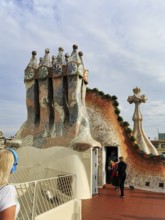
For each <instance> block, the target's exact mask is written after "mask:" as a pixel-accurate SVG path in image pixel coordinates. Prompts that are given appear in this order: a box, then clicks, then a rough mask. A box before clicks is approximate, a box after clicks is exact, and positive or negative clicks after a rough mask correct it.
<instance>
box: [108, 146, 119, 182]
mask: <svg viewBox="0 0 165 220" xmlns="http://www.w3.org/2000/svg"><path fill="white" fill-rule="evenodd" d="M111 160H113V161H116V160H117V161H118V147H111V146H106V162H105V172H106V183H107V184H110V183H111V170H109V169H108V166H109V164H110V161H111Z"/></svg>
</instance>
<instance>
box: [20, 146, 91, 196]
mask: <svg viewBox="0 0 165 220" xmlns="http://www.w3.org/2000/svg"><path fill="white" fill-rule="evenodd" d="M17 152H18V156H19V165H20V166H36V165H38V164H40V165H44V167H49V168H52V169H55V170H59V171H64V172H68V173H73V174H76V186H77V192H76V198H77V199H88V198H91V196H92V189H91V176H92V175H91V149H89V150H87V151H86V152H85V153H82V152H77V151H74V150H72V149H69V148H66V147H51V148H46V149H38V148H35V147H21V148H19V149H18V150H17Z"/></svg>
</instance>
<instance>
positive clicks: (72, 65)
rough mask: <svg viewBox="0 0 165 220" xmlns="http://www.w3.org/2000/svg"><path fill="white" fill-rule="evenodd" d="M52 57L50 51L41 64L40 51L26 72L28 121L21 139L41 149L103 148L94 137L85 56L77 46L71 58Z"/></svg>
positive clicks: (59, 55) (19, 135) (46, 52)
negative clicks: (89, 110)
mask: <svg viewBox="0 0 165 220" xmlns="http://www.w3.org/2000/svg"><path fill="white" fill-rule="evenodd" d="M63 52H64V50H63V48H62V47H59V50H58V53H57V56H55V55H53V56H52V57H51V58H50V55H49V53H50V51H49V49H46V50H45V55H44V57H43V58H42V57H41V58H40V59H39V64H38V63H37V58H36V55H37V52H36V51H33V52H32V58H31V60H30V62H29V64H28V66H27V68H26V69H25V77H24V81H25V86H26V106H27V121H26V122H25V123H24V124H23V125H22V127H21V128H20V130H19V132H18V134H17V137H16V138H19V139H21V140H22V143H23V145H28V146H34V147H39V148H48V147H51V146H65V147H70V148H73V149H75V150H78V151H84V150H86V149H88V148H90V147H94V146H100V143H98V142H97V141H95V140H94V139H93V138H92V137H91V133H90V126H89V121H88V115H87V111H86V105H85V96H86V87H87V84H88V70H86V69H85V67H84V64H83V58H82V57H83V53H82V52H78V46H77V45H73V51H72V53H71V55H69V54H68V53H66V54H65V55H64V54H63Z"/></svg>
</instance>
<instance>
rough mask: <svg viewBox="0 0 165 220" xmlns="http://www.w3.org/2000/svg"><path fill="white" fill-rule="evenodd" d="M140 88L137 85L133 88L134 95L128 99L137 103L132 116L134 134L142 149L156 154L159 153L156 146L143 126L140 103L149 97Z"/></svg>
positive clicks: (147, 152)
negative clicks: (141, 92) (142, 93)
mask: <svg viewBox="0 0 165 220" xmlns="http://www.w3.org/2000/svg"><path fill="white" fill-rule="evenodd" d="M140 91H141V90H140V88H138V87H136V88H134V89H133V92H134V95H132V96H129V97H128V99H127V101H128V102H129V103H130V104H132V103H135V111H134V114H133V117H132V120H133V121H134V127H133V136H134V137H135V138H136V141H137V143H138V144H139V146H140V149H141V150H143V151H144V152H145V153H146V154H151V153H152V154H154V155H158V152H157V150H156V148H155V147H154V146H153V144H152V143H151V141H150V140H149V139H148V137H147V135H145V133H144V131H143V128H142V120H143V117H142V114H141V112H140V104H141V103H142V102H143V103H145V102H146V101H147V97H146V96H145V95H141V94H140Z"/></svg>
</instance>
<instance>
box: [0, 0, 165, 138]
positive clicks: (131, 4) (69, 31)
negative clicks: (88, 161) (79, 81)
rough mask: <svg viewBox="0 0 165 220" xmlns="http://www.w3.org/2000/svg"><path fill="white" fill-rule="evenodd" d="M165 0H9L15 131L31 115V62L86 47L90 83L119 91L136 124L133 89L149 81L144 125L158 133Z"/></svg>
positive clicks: (0, 88)
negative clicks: (34, 57)
mask: <svg viewBox="0 0 165 220" xmlns="http://www.w3.org/2000/svg"><path fill="white" fill-rule="evenodd" d="M164 12H165V1H164V0H90V1H87V0H58V1H57V0H1V1H0V30H1V34H0V48H1V52H0V129H1V130H2V131H3V133H4V135H5V136H11V135H15V133H16V132H17V131H18V130H19V128H20V127H21V125H22V124H23V123H24V122H25V121H26V118H27V111H26V89H25V84H24V70H25V68H26V66H27V64H28V63H29V61H30V58H31V52H32V51H33V50H36V51H37V58H38V59H39V58H40V57H43V56H44V53H45V52H44V51H45V49H46V48H49V49H50V55H51V56H52V55H57V53H58V48H59V47H60V46H62V47H63V48H64V53H71V52H72V45H73V44H77V45H78V50H81V51H82V52H83V54H84V56H83V61H84V65H85V68H86V69H88V70H89V84H88V87H89V88H91V89H92V88H97V89H99V90H100V91H103V92H104V93H105V94H110V95H116V96H117V97H118V101H119V109H120V110H121V113H120V115H121V116H122V117H123V118H124V120H125V121H128V122H129V123H130V127H131V128H132V127H133V121H132V116H133V113H134V108H135V106H134V104H129V103H128V101H127V98H128V96H131V95H133V91H132V89H133V88H135V87H136V86H137V87H139V88H141V94H144V95H146V96H147V98H148V99H147V102H146V103H142V104H141V113H142V115H143V122H142V123H143V129H144V131H145V133H146V134H147V136H148V137H150V138H151V139H155V138H157V137H158V133H165V95H164V94H165V13H164Z"/></svg>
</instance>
